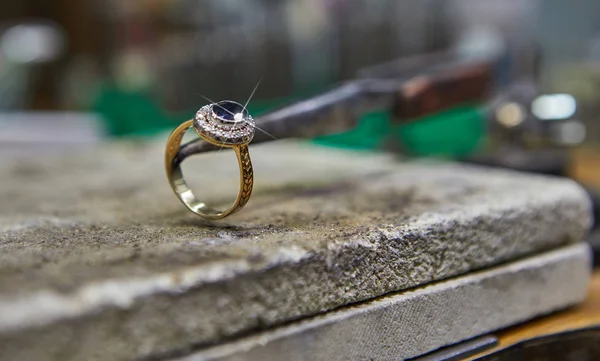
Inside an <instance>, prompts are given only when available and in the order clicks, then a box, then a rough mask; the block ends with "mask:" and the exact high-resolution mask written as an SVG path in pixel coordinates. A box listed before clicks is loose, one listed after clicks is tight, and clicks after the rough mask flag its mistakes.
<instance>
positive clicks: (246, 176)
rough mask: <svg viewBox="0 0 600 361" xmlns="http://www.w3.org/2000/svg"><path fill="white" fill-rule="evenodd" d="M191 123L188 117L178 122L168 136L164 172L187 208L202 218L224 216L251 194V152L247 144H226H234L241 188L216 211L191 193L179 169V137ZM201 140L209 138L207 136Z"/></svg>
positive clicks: (242, 205) (252, 180) (236, 209)
mask: <svg viewBox="0 0 600 361" xmlns="http://www.w3.org/2000/svg"><path fill="white" fill-rule="evenodd" d="M192 125H193V120H188V121H186V122H184V123H182V124H181V125H180V126H178V127H177V128H176V129H175V130H174V131H173V132H172V133H171V135H170V136H169V140H168V141H167V148H166V151H165V170H166V173H167V179H168V180H169V184H170V185H171V188H172V189H173V192H175V194H176V195H177V197H178V198H179V200H180V201H181V202H182V203H183V204H185V206H186V207H187V208H188V209H189V210H190V211H192V212H194V213H195V214H197V215H199V216H200V217H202V218H205V219H211V220H214V219H221V218H224V217H227V216H228V215H230V214H232V213H235V212H237V211H239V210H240V209H242V208H243V207H244V206H245V205H246V203H247V202H248V200H249V199H250V195H251V194H252V187H253V185H254V173H253V170H252V162H251V161H250V154H249V152H248V145H246V144H241V145H225V146H228V147H231V148H233V150H234V151H235V154H236V156H237V160H238V165H239V168H240V188H239V191H238V195H237V198H236V200H235V202H234V203H233V204H232V205H231V206H230V207H229V208H228V209H226V210H224V211H218V210H216V209H214V208H212V207H210V206H208V205H207V204H205V203H204V202H201V201H200V200H199V199H198V198H197V197H196V196H195V195H194V193H193V192H192V190H191V189H190V188H189V187H188V185H187V183H186V182H185V179H184V178H183V172H182V171H181V162H182V161H181V160H180V157H179V150H180V147H181V140H182V139H183V136H184V134H185V132H186V131H187V130H188V129H189V128H190V127H192ZM203 139H204V138H203ZM204 140H206V141H209V140H208V139H204ZM209 142H210V141H209Z"/></svg>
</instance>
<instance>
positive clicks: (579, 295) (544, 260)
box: [171, 244, 591, 361]
mask: <svg viewBox="0 0 600 361" xmlns="http://www.w3.org/2000/svg"><path fill="white" fill-rule="evenodd" d="M590 264H591V259H590V250H589V246H587V245H586V244H578V245H573V246H567V247H564V248H561V249H559V250H555V251H550V252H546V253H543V254H540V255H536V256H532V257H529V258H526V259H524V260H520V261H516V262H512V263H509V264H505V265H502V266H498V267H495V268H492V269H489V270H485V271H480V272H474V273H471V274H469V275H465V276H459V277H456V278H453V279H450V280H447V281H441V282H437V283H435V284H433V285H429V286H424V287H420V288H417V289H414V290H410V291H405V292H399V293H395V294H390V295H388V296H384V297H381V298H379V299H376V300H374V301H368V302H365V303H361V304H358V305H353V306H348V307H345V308H343V309H340V310H338V311H332V312H329V313H327V314H325V315H323V316H317V317H314V318H312V319H309V320H305V321H301V322H296V323H293V324H291V325H288V326H284V327H279V328H277V329H275V330H271V331H268V332H263V333H260V334H257V335H253V336H249V337H246V338H242V339H240V340H237V341H234V342H230V343H227V344H224V345H220V346H217V347H213V348H209V349H205V350H201V351H198V352H195V353H193V354H191V355H188V356H186V357H181V358H173V359H171V360H172V361H271V360H272V361H279V360H289V361H308V360H310V361H319V360H323V361H337V360H339V361H346V360H356V361H360V360H390V361H399V360H403V359H406V358H413V357H416V356H420V355H423V354H425V353H428V352H431V351H434V350H436V349H438V348H440V347H444V346H448V345H452V344H455V343H458V342H461V341H464V340H468V339H471V338H473V337H477V336H479V335H484V334H488V333H491V332H493V331H495V330H498V329H501V328H505V327H507V326H511V325H514V324H516V323H519V322H522V321H526V320H529V319H531V318H533V317H535V316H539V315H543V314H547V313H549V312H551V311H556V310H559V309H563V308H565V307H567V306H570V305H573V304H576V303H578V302H581V301H582V300H583V299H584V297H585V294H586V290H587V286H588V282H589V279H590V270H591V265H590Z"/></svg>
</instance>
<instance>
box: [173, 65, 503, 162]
mask: <svg viewBox="0 0 600 361" xmlns="http://www.w3.org/2000/svg"><path fill="white" fill-rule="evenodd" d="M421 60H422V61H421V62H419V61H410V62H406V63H404V64H402V63H397V62H392V63H388V64H384V65H383V66H381V67H373V68H371V69H368V70H366V71H363V72H361V73H360V75H361V76H363V77H364V78H359V79H356V80H353V81H350V82H347V83H344V84H341V85H340V86H338V87H336V88H333V89H331V90H329V91H326V92H324V93H322V94H319V95H317V96H314V97H312V98H309V99H306V100H302V101H299V102H296V103H294V104H291V105H288V106H285V107H282V108H280V109H277V110H275V111H272V112H269V113H267V114H265V115H263V116H260V117H258V118H257V119H256V126H257V130H258V132H257V133H256V136H255V138H254V141H253V143H262V142H267V141H271V140H275V139H283V138H313V137H317V136H321V135H326V134H332V133H336V132H342V131H346V130H350V129H352V128H354V127H355V126H356V124H357V121H358V119H359V118H360V117H361V116H362V115H363V114H365V113H366V112H369V111H373V110H380V109H390V110H393V112H394V115H395V118H396V119H397V122H406V121H410V120H412V119H414V118H416V117H421V116H424V115H427V114H432V113H435V112H438V111H440V110H443V109H446V108H449V107H452V106H454V105H457V104H461V103H464V102H470V101H479V100H481V99H483V98H485V97H486V96H487V95H488V94H489V93H490V92H491V89H492V85H493V81H492V79H493V67H492V63H491V62H483V61H478V62H469V61H464V60H460V59H456V58H452V56H451V55H450V54H448V55H446V56H441V55H440V54H435V55H433V56H432V57H427V56H423V57H422V58H421ZM423 64H427V66H423ZM371 74H373V75H375V77H368V76H370V75H371ZM216 149H218V147H215V146H214V145H212V144H209V143H205V142H198V141H193V142H190V143H187V144H185V145H183V146H182V147H181V150H180V157H182V159H184V158H185V157H188V156H190V155H192V154H196V153H202V152H207V151H212V150H216Z"/></svg>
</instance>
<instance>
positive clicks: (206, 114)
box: [194, 100, 254, 145]
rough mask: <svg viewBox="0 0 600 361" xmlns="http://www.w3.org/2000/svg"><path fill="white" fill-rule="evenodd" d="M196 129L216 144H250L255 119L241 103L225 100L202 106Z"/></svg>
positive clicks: (196, 121)
mask: <svg viewBox="0 0 600 361" xmlns="http://www.w3.org/2000/svg"><path fill="white" fill-rule="evenodd" d="M194 130H195V131H196V133H197V134H198V135H199V136H200V137H202V138H203V139H205V140H207V141H209V142H211V143H213V144H216V145H241V144H248V143H250V142H251V141H252V138H254V119H253V118H252V116H251V115H250V114H248V111H247V110H246V109H245V107H244V106H242V105H241V104H239V103H236V102H234V101H231V100H224V101H220V102H217V103H213V104H208V105H205V106H203V107H202V108H200V110H198V112H197V113H196V116H195V117H194Z"/></svg>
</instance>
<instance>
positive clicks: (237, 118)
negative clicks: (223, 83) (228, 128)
mask: <svg viewBox="0 0 600 361" xmlns="http://www.w3.org/2000/svg"><path fill="white" fill-rule="evenodd" d="M212 111H213V113H214V114H215V115H216V116H217V118H219V120H222V121H223V122H226V123H239V122H243V121H244V120H246V119H247V118H248V111H247V110H246V109H244V106H243V105H241V104H240V103H236V102H234V101H231V100H223V101H220V102H218V103H215V104H213V106H212Z"/></svg>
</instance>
